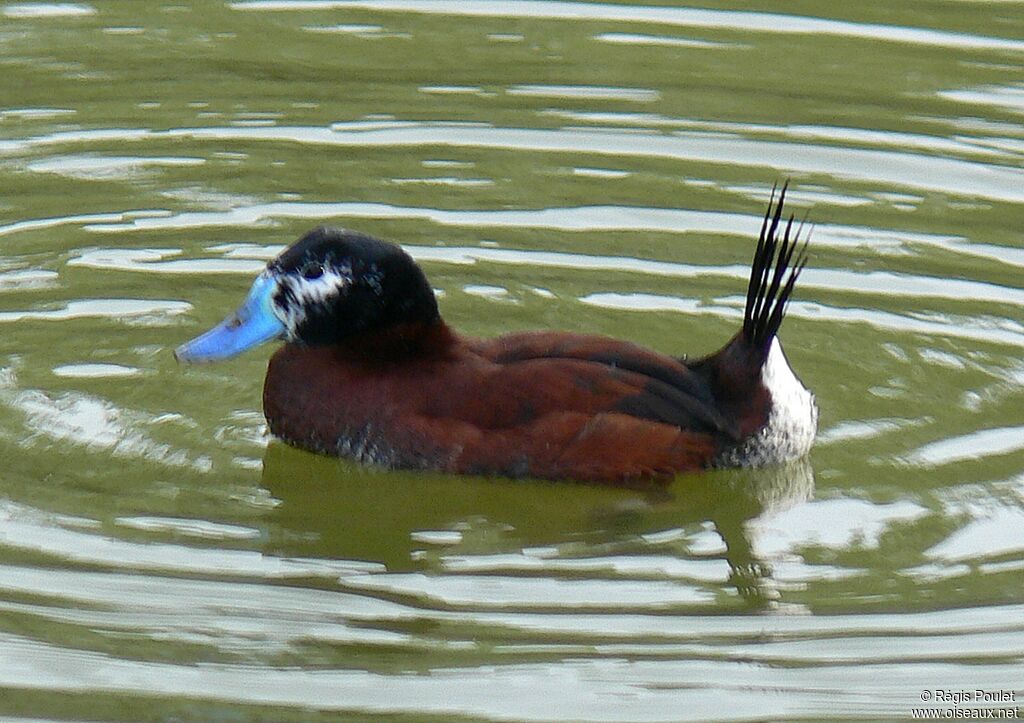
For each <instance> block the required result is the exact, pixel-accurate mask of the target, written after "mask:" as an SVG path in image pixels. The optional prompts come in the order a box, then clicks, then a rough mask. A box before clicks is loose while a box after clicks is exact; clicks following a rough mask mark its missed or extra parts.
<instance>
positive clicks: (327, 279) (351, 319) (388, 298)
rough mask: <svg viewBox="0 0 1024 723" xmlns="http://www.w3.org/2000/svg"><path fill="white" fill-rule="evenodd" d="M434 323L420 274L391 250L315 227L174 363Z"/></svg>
mask: <svg viewBox="0 0 1024 723" xmlns="http://www.w3.org/2000/svg"><path fill="white" fill-rule="evenodd" d="M438 319H439V315H438V310H437V301H436V299H435V298H434V292H433V289H432V288H431V287H430V284H429V283H428V282H427V279H426V277H425V276H424V275H423V271H422V270H421V269H420V267H419V266H417V265H416V263H415V262H414V261H413V260H412V258H411V257H410V256H409V255H408V254H407V253H406V252H405V251H403V250H402V249H401V247H399V246H398V245H396V244H392V243H388V242H386V241H381V240H379V239H375V238H373V237H372V236H367V235H365V234H361V233H357V232H354V231H344V230H341V229H336V228H329V227H320V228H317V229H314V230H313V231H310V232H309V233H307V234H306V235H305V236H303V237H302V238H301V239H299V240H298V241H296V242H295V243H294V244H292V245H291V246H290V247H288V248H287V249H285V250H284V251H283V252H282V253H281V254H280V255H279V256H278V257H277V258H275V259H274V260H273V261H271V262H270V263H269V264H267V268H266V270H264V271H263V273H261V274H260V275H259V276H258V277H257V278H256V281H255V282H253V285H252V288H251V289H250V290H249V295H248V296H247V297H246V299H245V301H244V302H243V303H242V305H241V307H239V309H238V310H237V311H235V312H234V313H233V314H231V315H230V316H228V317H227V318H226V319H225V320H224V321H222V322H221V323H220V324H218V325H217V326H215V327H214V328H213V329H210V330H209V331H208V332H206V333H205V334H203V335H201V336H198V337H196V338H195V339H193V340H191V341H189V342H186V343H185V344H182V345H181V346H179V347H178V348H177V349H176V350H175V352H174V356H175V357H176V358H177V359H178V360H179V361H185V362H204V361H215V360H217V359H225V358H227V357H231V356H234V355H235V354H239V353H241V352H243V351H245V350H246V349H249V348H251V347H254V346H256V345H258V344H262V343H263V342H265V341H270V340H272V339H283V340H284V341H287V342H290V343H295V344H303V345H308V346H320V345H328V344H338V343H341V342H343V341H345V340H346V339H349V338H351V337H353V336H356V335H359V334H364V333H368V332H374V331H383V330H385V329H388V328H390V327H394V326H398V325H402V324H433V323H434V322H436V321H437V320H438Z"/></svg>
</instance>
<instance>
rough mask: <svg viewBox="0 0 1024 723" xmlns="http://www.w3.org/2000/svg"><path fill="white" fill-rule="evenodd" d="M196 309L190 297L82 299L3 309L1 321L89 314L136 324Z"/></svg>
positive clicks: (163, 320)
mask: <svg viewBox="0 0 1024 723" xmlns="http://www.w3.org/2000/svg"><path fill="white" fill-rule="evenodd" d="M191 309H192V304H189V303H188V302H186V301H161V300H145V299H82V300H77V301H69V302H67V303H66V304H65V305H64V306H62V307H59V308H56V309H44V310H38V311H0V323H2V322H13V321H24V320H27V319H35V320H40V321H67V320H69V319H81V318H85V317H98V318H107V319H116V320H120V321H127V322H131V323H136V324H145V325H149V324H154V325H163V324H166V323H167V319H168V317H173V316H178V315H180V314H184V313H186V312H187V311H189V310H191Z"/></svg>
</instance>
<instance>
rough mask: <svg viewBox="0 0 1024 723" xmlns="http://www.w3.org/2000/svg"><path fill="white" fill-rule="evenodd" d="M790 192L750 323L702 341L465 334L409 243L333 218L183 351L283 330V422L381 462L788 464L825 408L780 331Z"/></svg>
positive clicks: (788, 289) (232, 349)
mask: <svg viewBox="0 0 1024 723" xmlns="http://www.w3.org/2000/svg"><path fill="white" fill-rule="evenodd" d="M785 197H786V187H785V186H783V188H782V190H781V193H779V194H778V200H777V201H776V192H775V189H774V188H773V190H772V196H771V199H770V200H769V204H768V209H767V211H766V213H765V216H764V220H763V221H762V223H761V230H760V234H759V236H758V239H757V245H756V248H755V251H754V257H753V261H752V263H751V268H750V276H749V281H748V283H747V289H746V303H745V307H744V311H743V321H742V324H741V326H740V329H739V330H738V331H737V332H736V333H735V334H734V335H733V336H732V338H730V339H729V340H728V341H727V342H726V343H725V344H724V346H722V347H721V348H720V349H718V351H716V352H714V353H712V354H708V355H706V356H699V357H694V358H690V357H687V356H672V355H669V354H663V353H660V352H658V351H654V350H652V349H648V348H645V347H643V346H640V345H638V344H634V343H631V342H629V341H625V340H620V339H615V338H611V337H607V336H600V335H594V334H583V333H577V332H571V331H550V330H538V331H530V332H516V333H508V334H504V335H502V336H497V337H494V338H474V337H471V336H467V335H463V334H460V333H458V332H457V331H455V330H454V329H452V328H451V327H450V326H449V325H448V324H447V323H445V321H444V320H443V318H442V316H441V314H440V310H439V307H438V301H437V295H436V294H435V292H434V289H433V287H432V286H431V285H430V283H429V281H428V280H427V277H426V275H425V274H424V272H423V270H422V269H421V268H420V267H419V266H418V265H417V264H416V262H415V261H414V260H413V259H412V257H411V256H410V255H409V254H408V253H407V252H406V251H405V250H403V249H402V247H401V246H400V245H398V244H395V243H391V242H388V241H383V240H380V239H378V238H375V237H373V236H370V235H367V234H364V233H360V232H357V231H351V230H344V229H339V228H334V227H330V226H321V227H318V228H316V229H314V230H312V231H310V232H308V233H307V234H305V235H304V236H302V237H301V238H300V239H299V240H298V241H296V242H295V243H294V244H292V245H291V246H289V247H288V248H286V249H285V250H284V251H282V252H281V253H280V254H279V255H278V256H277V257H276V258H274V259H273V260H271V261H270V262H269V263H268V264H267V267H266V269H265V270H263V271H262V272H261V273H260V274H259V276H257V278H256V280H255V281H254V282H253V283H252V286H251V288H250V290H249V292H248V295H247V296H246V297H245V299H244V301H243V303H242V304H241V306H240V307H239V308H238V309H237V310H236V311H235V312H233V313H232V314H230V315H229V316H228V317H227V318H225V319H224V321H222V322H221V323H220V324H218V325H217V326H215V327H214V328H212V329H210V330H209V331H207V332H206V333H204V334H202V335H200V336H198V337H196V338H194V339H192V340H191V341H188V342H185V343H184V344H182V345H181V346H179V347H178V348H177V349H176V350H175V352H174V355H175V357H176V358H177V360H178V361H179V362H185V363H199V362H212V361H218V360H223V359H227V358H230V357H233V356H235V355H237V354H240V353H241V352H243V351H245V350H247V349H251V348H253V347H256V346H258V345H260V344H263V343H265V342H270V341H275V340H276V341H283V342H284V343H283V344H282V345H281V346H280V348H278V349H277V350H276V351H275V352H274V353H273V355H272V356H271V358H270V361H269V364H268V367H267V373H266V378H265V380H264V386H263V411H264V414H265V416H266V420H267V423H268V427H269V429H270V432H271V433H272V434H273V435H274V436H275V437H278V438H280V439H281V440H283V441H284V442H286V443H288V444H290V445H293V446H295V447H299V448H301V449H304V450H308V451H310V452H315V453H318V454H324V455H332V456H336V457H347V458H350V459H353V460H356V461H357V462H360V463H363V464H367V465H373V466H377V467H385V468H392V469H410V470H430V471H435V472H440V473H447V474H456V475H477V476H496V477H511V478H537V479H546V480H575V481H580V482H593V483H608V484H622V485H627V484H633V483H647V482H648V481H664V480H671V479H672V478H674V477H675V476H677V475H679V474H681V473H687V472H699V471H702V470H709V469H714V468H722V467H759V466H765V465H776V464H781V463H784V462H787V461H789V460H793V459H797V458H800V457H803V456H804V455H806V454H807V452H808V451H809V450H810V448H811V446H812V444H813V441H814V437H815V434H816V431H817V419H818V407H817V404H816V401H815V398H814V395H813V394H812V393H811V392H810V391H809V390H808V389H807V388H806V387H805V386H804V385H803V383H802V382H801V381H800V380H799V378H798V377H797V376H796V374H795V373H794V372H793V370H792V368H791V367H790V364H789V362H788V360H787V358H786V355H785V353H784V352H783V350H782V345H781V343H780V342H779V339H778V336H777V334H778V331H779V328H780V326H781V324H782V321H783V318H784V316H785V312H786V308H787V304H788V302H789V300H790V298H791V296H792V294H793V291H794V288H795V286H796V283H797V279H798V278H799V276H800V274H801V272H802V271H803V269H804V267H805V266H806V265H807V260H808V253H807V247H808V242H809V240H810V234H809V233H808V234H806V235H805V234H803V224H802V223H801V224H798V225H797V226H796V227H795V228H794V218H793V216H792V215H790V216H789V218H788V220H784V218H783V206H784V203H785ZM803 236H806V237H805V238H802V237H803Z"/></svg>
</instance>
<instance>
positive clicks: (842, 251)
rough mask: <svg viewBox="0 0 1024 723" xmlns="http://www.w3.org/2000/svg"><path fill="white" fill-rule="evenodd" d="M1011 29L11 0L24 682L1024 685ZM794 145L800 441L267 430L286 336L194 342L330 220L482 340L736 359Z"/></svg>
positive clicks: (26, 713) (16, 557) (524, 712)
mask: <svg viewBox="0 0 1024 723" xmlns="http://www.w3.org/2000/svg"><path fill="white" fill-rule="evenodd" d="M1021 38H1024V13H1022V12H1021V5H1020V3H1019V2H1013V1H1010V2H923V1H914V2H906V3H890V2H863V3H846V4H842V5H839V4H835V3H825V2H820V1H815V0H808V1H803V2H795V3H782V2H766V3H762V4H761V5H759V6H758V7H757V8H756V9H755V8H751V7H749V6H747V5H745V4H743V3H714V2H711V3H707V4H706V5H705V6H704V7H703V8H701V9H696V8H688V7H683V6H681V5H672V6H669V5H664V6H658V7H655V6H647V5H642V4H640V3H629V2H620V3H615V4H612V3H608V4H585V3H573V2H478V1H474V0H464V1H461V2H454V1H453V2H429V1H427V0H424V1H423V2H415V1H413V2H406V3H399V2H387V1H383V0H382V1H380V2H372V1H369V2H305V3H303V2H299V3H293V4H288V3H260V2H238V3H234V4H231V3H228V4H220V3H214V2H205V3H204V2H192V3H189V2H178V3H175V4H162V3H141V2H101V1H100V2H91V3H89V4H54V5H46V4H36V3H8V4H0V715H2V716H7V717H8V718H10V719H22V718H25V719H32V718H57V719H65V718H67V719H89V720H102V719H124V720H192V719H198V720H207V719H209V720H248V719H256V720H317V719H325V720H326V719H334V718H335V717H336V716H338V715H339V714H346V715H351V716H354V717H363V718H365V717H395V718H409V719H416V720H422V719H431V718H436V719H442V718H444V719H447V718H451V717H459V716H462V717H466V718H473V719H476V718H486V719H502V720H511V719H531V720H562V719H573V720H706V719H741V720H746V719H766V720H776V719H782V718H790V719H791V718H802V719H808V720H814V719H820V718H825V717H831V716H836V717H841V718H845V719H851V718H883V719H899V718H907V717H909V716H910V715H911V709H912V708H914V707H918V706H921V705H923V704H922V703H921V701H922V693H923V692H927V694H928V695H934V691H936V690H940V689H941V690H956V691H959V690H970V691H974V690H978V689H982V690H990V691H995V690H1005V691H1016V697H1017V699H1018V700H1020V699H1021V698H1022V696H1024V693H1022V692H1021V688H1022V687H1024V685H1022V681H1024V674H1022V673H1024V665H1022V657H1024V411H1022V410H1024V359H1022V349H1024V285H1022V283H1021V270H1022V267H1024V169H1022V166H1024V125H1022V121H1024V40H1021ZM786 178H789V179H791V202H792V205H793V208H794V210H795V211H797V212H798V213H799V214H801V215H802V214H804V213H806V214H807V216H808V218H809V219H810V221H812V222H813V224H814V229H813V246H812V248H813V254H812V260H811V264H810V267H809V268H808V269H807V271H806V273H805V275H804V276H803V277H802V279H801V288H800V289H799V291H798V299H797V300H796V301H795V302H794V303H793V304H792V305H791V308H790V316H789V318H788V320H787V322H786V324H785V326H784V328H783V333H782V338H783V342H784V344H785V347H786V351H787V354H788V356H789V358H790V360H791V362H792V365H793V367H794V368H795V369H796V371H797V373H798V374H799V375H800V376H801V378H802V379H803V380H804V382H805V383H806V384H807V386H809V387H810V388H811V389H812V390H813V391H814V392H815V394H816V395H817V399H818V403H819V405H820V407H821V425H820V436H819V441H818V443H817V444H816V446H815V448H814V450H813V451H812V453H811V455H810V456H809V458H808V459H807V460H804V461H801V462H800V463H797V464H793V465H791V466H788V467H784V468H779V469H766V470H759V471H744V472H720V473H714V474H708V475H691V476H685V477H680V478H679V479H678V480H676V481H675V482H674V483H673V484H672V485H671V486H670V487H669V488H668V489H667V490H664V491H657V490H646V491H645V490H615V489H603V488H592V487H586V486H580V485H559V484H549V483H540V482H509V481H502V480H484V479H472V478H464V479H463V478H448V477H443V476H438V475H426V474H420V475H413V474H402V473H388V472H382V471H375V470H367V469H361V468H359V467H357V466H355V465H352V464H350V463H347V462H343V461H337V460H330V459H323V458H318V457H314V456H312V455H308V454H305V453H302V452H298V451H295V450H292V449H289V448H287V447H285V446H284V445H282V444H281V443H280V442H276V441H273V440H271V439H270V438H269V437H268V435H267V432H266V429H265V426H264V424H263V420H262V416H261V412H260V393H261V383H262V377H263V372H264V370H265V365H266V360H267V358H268V356H269V354H270V353H271V350H270V349H269V348H267V349H263V350H260V351H256V352H253V353H250V354H247V355H245V356H243V357H240V358H238V359H236V360H232V361H230V362H226V363H223V364H220V365H213V366H202V367H181V366H178V365H177V364H175V362H174V360H173V358H172V356H171V353H170V351H171V349H173V348H174V347H175V346H176V345H178V344H179V343H181V342H182V341H183V340H185V339H187V338H190V337H191V336H194V335H195V334H196V333H198V332H200V331H201V330H203V329H205V328H207V327H208V326H210V325H211V324H213V323H215V322H216V321H218V320H219V319H220V318H222V317H223V316H224V315H225V314H226V313H227V312H228V311H229V310H231V309H232V308H234V306H235V305H237V303H238V302H239V301H240V300H241V298H242V297H243V295H244V293H245V291H246V289H247V288H248V285H249V282H250V280H251V278H252V276H253V275H254V274H255V273H257V272H258V270H259V269H260V268H261V266H262V265H263V263H264V262H265V261H266V259H268V258H270V257H271V256H273V254H274V253H276V252H277V251H278V250H279V249H280V248H281V247H282V245H283V244H286V243H288V242H290V241H291V240H293V239H294V238H296V237H297V236H298V235H300V234H301V233H303V232H304V231H305V230H307V229H309V228H310V227H312V226H314V225H317V224H320V223H327V222H329V223H333V224H337V225H345V226H349V227H353V228H358V229H361V230H364V231H367V232H369V233H372V234H375V235H378V236H382V237H385V238H389V239H393V240H396V241H400V242H402V243H403V244H405V245H406V247H407V248H408V249H409V250H410V251H411V252H412V253H413V255H414V256H415V257H416V258H417V259H419V260H420V262H421V263H422V265H423V266H424V268H425V270H426V271H427V273H428V275H429V277H430V279H431V281H432V283H433V284H434V286H435V287H436V288H437V289H438V290H439V291H440V292H443V293H442V296H441V300H440V303H441V308H442V312H443V314H444V315H445V316H446V318H447V319H448V321H449V322H450V323H451V324H452V325H453V326H455V327H457V328H458V329H460V330H462V331H464V332H467V333H472V334H479V335H493V334H498V333H501V332H503V331H508V330H518V329H528V328H568V329H575V330H581V331H586V332H594V333H604V334H612V335H616V336H620V337H626V338H629V339H631V340H634V341H637V342H640V343H643V344H647V345H649V346H651V347H654V348H656V349H659V350H662V351H666V352H673V353H683V352H686V353H691V354H698V353H704V352H708V351H710V350H712V349H714V348H716V347H717V346H718V345H720V344H721V343H722V342H723V341H724V340H725V339H727V338H728V337H729V336H730V335H731V334H732V332H733V330H734V329H735V326H736V324H737V316H738V313H739V311H738V310H739V308H740V306H741V303H742V300H741V294H742V292H743V286H744V277H745V275H746V266H747V263H748V259H749V257H750V254H751V249H752V239H753V236H754V234H755V233H756V231H757V228H758V226H759V219H760V215H761V214H762V213H763V209H764V206H765V204H766V202H767V198H768V195H769V192H770V189H771V186H772V184H773V183H775V182H776V181H779V180H781V179H786ZM932 705H934V706H937V707H939V708H941V709H942V710H950V709H952V708H955V707H959V708H961V709H963V708H965V707H971V706H974V707H983V708H987V709H995V708H999V709H1009V708H1010V707H1012V706H1011V705H1009V704H1006V703H980V702H972V703H961V704H960V705H959V706H955V705H954V704H953V703H952V702H941V701H940V702H938V703H933V704H932Z"/></svg>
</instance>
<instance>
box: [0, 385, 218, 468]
mask: <svg viewBox="0 0 1024 723" xmlns="http://www.w3.org/2000/svg"><path fill="white" fill-rule="evenodd" d="M0 404H3V405H4V406H6V407H8V408H9V409H11V410H14V411H17V412H20V413H21V414H22V415H23V416H24V431H23V432H22V435H21V436H23V439H22V444H23V445H25V446H33V445H35V444H38V443H39V441H40V440H45V441H47V442H57V443H60V444H75V445H81V446H84V447H86V448H88V449H94V450H104V451H106V452H109V453H110V454H111V455H112V456H114V457H130V458H136V459H145V460H149V461H151V462H156V463H158V464H162V465H167V466H171V467H190V468H192V469H195V470H197V471H200V472H208V471H209V470H210V469H211V467H212V461H211V460H210V458H209V457H207V456H206V455H193V454H191V453H190V452H189V451H187V450H184V449H175V448H174V447H172V446H171V445H169V444H165V443H162V442H158V441H156V440H154V439H153V438H151V437H150V436H149V435H147V434H146V433H145V432H144V431H142V430H143V429H145V428H146V427H147V426H150V425H151V424H152V421H151V415H149V414H146V413H144V412H141V411H137V410H130V409H123V408H121V407H118V406H117V405H115V404H114V403H112V402H110V401H108V400H106V399H102V398H100V397H94V396H91V395H87V394H83V393H81V392H65V393H63V394H59V395H56V396H51V395H50V394H47V393H46V392H43V391H41V390H38V389H27V390H24V391H20V392H13V393H12V392H9V391H8V390H3V391H2V392H0Z"/></svg>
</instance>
